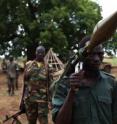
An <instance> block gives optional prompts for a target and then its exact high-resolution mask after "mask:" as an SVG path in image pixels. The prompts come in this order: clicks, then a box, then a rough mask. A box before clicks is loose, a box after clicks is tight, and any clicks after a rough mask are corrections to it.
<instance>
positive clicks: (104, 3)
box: [93, 0, 117, 18]
mask: <svg viewBox="0 0 117 124" xmlns="http://www.w3.org/2000/svg"><path fill="white" fill-rule="evenodd" d="M93 1H96V2H97V3H98V4H99V5H100V6H101V7H102V17H103V18H106V17H108V16H109V15H110V14H112V13H113V12H115V11H117V0H93Z"/></svg>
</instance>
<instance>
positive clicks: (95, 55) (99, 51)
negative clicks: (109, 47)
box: [84, 45, 104, 70]
mask: <svg viewBox="0 0 117 124" xmlns="http://www.w3.org/2000/svg"><path fill="white" fill-rule="evenodd" d="M103 54H104V52H103V48H102V46H101V45H99V46H97V47H95V48H94V49H93V50H92V51H91V52H90V53H87V56H86V57H85V60H84V65H85V67H86V68H87V69H89V70H99V67H100V64H101V63H102V60H103Z"/></svg>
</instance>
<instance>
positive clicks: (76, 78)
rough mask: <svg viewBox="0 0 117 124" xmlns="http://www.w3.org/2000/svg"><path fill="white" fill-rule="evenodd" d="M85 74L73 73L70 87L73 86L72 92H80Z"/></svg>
mask: <svg viewBox="0 0 117 124" xmlns="http://www.w3.org/2000/svg"><path fill="white" fill-rule="evenodd" d="M83 73H84V72H81V73H73V74H72V75H71V76H70V86H71V90H74V91H78V90H79V87H80V86H81V81H82V79H83Z"/></svg>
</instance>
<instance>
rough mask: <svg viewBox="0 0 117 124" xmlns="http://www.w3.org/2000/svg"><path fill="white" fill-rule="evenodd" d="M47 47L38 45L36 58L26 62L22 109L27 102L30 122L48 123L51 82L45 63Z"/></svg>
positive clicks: (26, 106)
mask: <svg viewBox="0 0 117 124" xmlns="http://www.w3.org/2000/svg"><path fill="white" fill-rule="evenodd" d="M44 56H45V48H44V47H43V46H38V47H37V49H36V58H35V59H34V60H33V61H29V62H27V63H26V66H25V71H24V93H23V98H22V101H21V106H20V109H23V101H24V104H25V110H26V115H27V119H28V124H36V122H37V119H38V120H39V122H40V124H48V104H49V94H48V89H49V84H48V81H47V80H48V71H47V66H46V65H45V63H44Z"/></svg>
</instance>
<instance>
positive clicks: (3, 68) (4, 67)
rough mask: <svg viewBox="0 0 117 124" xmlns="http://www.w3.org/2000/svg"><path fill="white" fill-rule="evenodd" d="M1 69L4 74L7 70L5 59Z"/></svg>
mask: <svg viewBox="0 0 117 124" xmlns="http://www.w3.org/2000/svg"><path fill="white" fill-rule="evenodd" d="M1 68H2V72H3V73H6V69H7V62H6V60H5V59H3V61H2V63H1Z"/></svg>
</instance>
